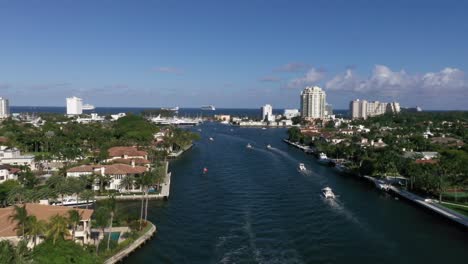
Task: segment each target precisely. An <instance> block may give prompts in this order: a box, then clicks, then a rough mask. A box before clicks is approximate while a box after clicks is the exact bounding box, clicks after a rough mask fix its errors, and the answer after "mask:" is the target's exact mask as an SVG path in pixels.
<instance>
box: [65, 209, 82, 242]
mask: <svg viewBox="0 0 468 264" xmlns="http://www.w3.org/2000/svg"><path fill="white" fill-rule="evenodd" d="M68 221H69V223H70V224H71V226H72V241H75V232H76V227H77V226H78V224H80V221H81V214H80V212H78V210H70V211H68Z"/></svg>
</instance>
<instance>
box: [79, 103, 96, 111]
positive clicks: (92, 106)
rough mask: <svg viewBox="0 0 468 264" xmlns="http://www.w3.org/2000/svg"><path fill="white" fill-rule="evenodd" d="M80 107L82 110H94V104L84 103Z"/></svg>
mask: <svg viewBox="0 0 468 264" xmlns="http://www.w3.org/2000/svg"><path fill="white" fill-rule="evenodd" d="M81 109H83V110H94V109H95V107H94V105H91V104H84V105H83V106H82V107H81Z"/></svg>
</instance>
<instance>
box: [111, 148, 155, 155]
mask: <svg viewBox="0 0 468 264" xmlns="http://www.w3.org/2000/svg"><path fill="white" fill-rule="evenodd" d="M108 153H109V157H122V156H125V155H127V156H132V157H138V156H141V157H144V156H146V155H148V152H146V151H143V150H138V149H137V148H136V147H112V148H110V149H109V150H108Z"/></svg>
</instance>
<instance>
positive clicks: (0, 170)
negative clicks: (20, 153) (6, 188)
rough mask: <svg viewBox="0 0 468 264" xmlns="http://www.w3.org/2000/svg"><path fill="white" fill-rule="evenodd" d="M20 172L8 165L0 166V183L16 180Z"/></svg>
mask: <svg viewBox="0 0 468 264" xmlns="http://www.w3.org/2000/svg"><path fill="white" fill-rule="evenodd" d="M20 171H21V170H20V169H18V168H13V167H11V166H9V165H0V183H3V182H4V181H6V180H17V179H18V173H19V172H20Z"/></svg>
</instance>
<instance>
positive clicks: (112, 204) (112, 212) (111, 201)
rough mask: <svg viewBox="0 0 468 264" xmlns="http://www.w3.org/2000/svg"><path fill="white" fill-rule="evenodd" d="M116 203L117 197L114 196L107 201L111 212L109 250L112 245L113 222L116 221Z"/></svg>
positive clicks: (108, 236)
mask: <svg viewBox="0 0 468 264" xmlns="http://www.w3.org/2000/svg"><path fill="white" fill-rule="evenodd" d="M115 205H116V203H115V198H114V196H111V198H110V199H109V200H108V202H107V208H108V209H109V212H110V226H109V234H108V235H107V250H109V247H110V237H111V233H112V222H113V221H114V212H115V208H116V206H115Z"/></svg>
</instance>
